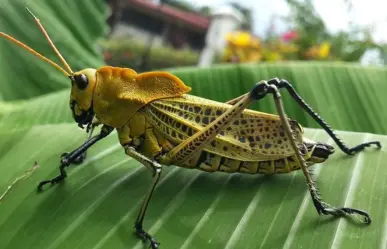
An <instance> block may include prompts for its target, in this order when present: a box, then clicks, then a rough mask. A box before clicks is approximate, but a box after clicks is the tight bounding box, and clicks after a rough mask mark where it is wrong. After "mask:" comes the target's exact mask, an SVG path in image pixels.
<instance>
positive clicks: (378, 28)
mask: <svg viewBox="0 0 387 249" xmlns="http://www.w3.org/2000/svg"><path fill="white" fill-rule="evenodd" d="M384 1H385V0H384ZM384 1H383V0H314V1H313V3H314V5H315V9H316V10H317V11H318V13H319V14H320V16H321V17H322V19H323V20H324V22H325V24H326V26H327V28H328V30H330V31H331V32H337V31H340V30H347V29H348V26H349V23H350V22H351V21H352V22H353V23H354V24H359V25H373V26H374V31H373V37H374V39H375V41H377V42H387V8H385V6H387V4H383V2H384ZM227 2H229V0H211V1H209V0H195V5H197V6H203V5H209V6H210V7H219V6H221V5H225V4H226V3H227ZM346 2H351V3H352V10H351V11H350V12H348V10H347V8H348V5H347V4H346ZM243 4H244V5H245V6H246V7H250V8H251V9H252V10H253V22H254V33H256V34H257V35H259V36H262V35H263V34H264V33H265V29H267V27H268V26H269V23H270V20H271V17H272V16H273V15H280V16H286V15H287V14H289V7H288V5H287V3H286V1H285V0H244V1H243ZM276 28H277V30H278V31H282V30H285V29H286V24H283V23H282V24H281V23H276Z"/></svg>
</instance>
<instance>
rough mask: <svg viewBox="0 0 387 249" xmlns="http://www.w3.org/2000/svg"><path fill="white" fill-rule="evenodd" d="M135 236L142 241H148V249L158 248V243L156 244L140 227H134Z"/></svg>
mask: <svg viewBox="0 0 387 249" xmlns="http://www.w3.org/2000/svg"><path fill="white" fill-rule="evenodd" d="M135 227H136V234H137V236H139V237H140V238H141V240H142V241H144V242H145V241H149V242H150V247H149V248H152V249H158V248H159V246H160V243H158V242H157V241H156V240H155V238H153V237H152V236H151V235H149V234H148V233H147V232H145V231H144V229H142V226H138V225H136V226H135Z"/></svg>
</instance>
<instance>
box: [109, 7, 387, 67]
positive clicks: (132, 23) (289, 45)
mask: <svg viewBox="0 0 387 249" xmlns="http://www.w3.org/2000/svg"><path fill="white" fill-rule="evenodd" d="M106 3H107V4H108V5H109V7H110V13H109V17H108V24H109V26H110V29H109V31H108V32H107V34H106V39H105V40H104V41H103V42H102V47H103V54H104V58H105V61H106V63H107V64H110V65H115V66H126V67H131V68H134V69H136V70H138V71H146V70H152V69H157V68H165V67H176V66H186V65H190V66H191V65H192V66H196V65H197V66H200V67H205V66H209V65H211V64H218V63H242V62H253V63H257V62H258V63H259V62H277V61H289V60H318V61H336V62H337V61H344V62H356V63H361V64H362V65H370V64H372V65H385V63H386V60H387V58H386V48H387V46H386V42H387V32H384V29H383V26H385V24H387V16H386V15H385V14H384V13H383V8H381V6H380V5H381V3H380V1H377V0H369V1H360V0H337V1H334V0H329V1H320V0H314V1H312V0H304V1H303V0H272V1H254V0H246V1H229V0H214V1H204V0H199V1H195V2H194V1H188V0H159V1H156V0H106Z"/></svg>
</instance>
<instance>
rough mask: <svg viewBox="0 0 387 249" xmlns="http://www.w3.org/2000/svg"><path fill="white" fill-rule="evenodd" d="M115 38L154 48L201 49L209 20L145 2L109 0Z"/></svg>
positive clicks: (112, 35)
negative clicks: (149, 44)
mask: <svg viewBox="0 0 387 249" xmlns="http://www.w3.org/2000/svg"><path fill="white" fill-rule="evenodd" d="M106 1H107V2H108V4H109V5H110V6H111V11H112V13H111V15H110V17H109V19H108V23H109V25H110V26H111V27H112V30H111V33H110V36H111V37H112V38H132V39H135V40H137V41H139V42H144V43H148V42H149V41H150V40H152V46H161V45H164V46H171V47H173V48H177V49H182V48H190V49H193V50H202V49H203V47H204V45H205V36H206V32H207V29H208V27H209V24H210V20H209V17H204V16H202V15H200V14H198V13H194V12H187V11H182V10H179V9H176V8H173V7H171V6H168V5H166V4H155V3H153V2H151V1H146V0H106Z"/></svg>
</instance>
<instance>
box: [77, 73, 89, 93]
mask: <svg viewBox="0 0 387 249" xmlns="http://www.w3.org/2000/svg"><path fill="white" fill-rule="evenodd" d="M74 81H75V84H77V87H78V88H79V89H80V90H84V89H85V88H86V87H87V85H88V84H89V80H88V79H87V77H86V75H84V74H79V75H74Z"/></svg>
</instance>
